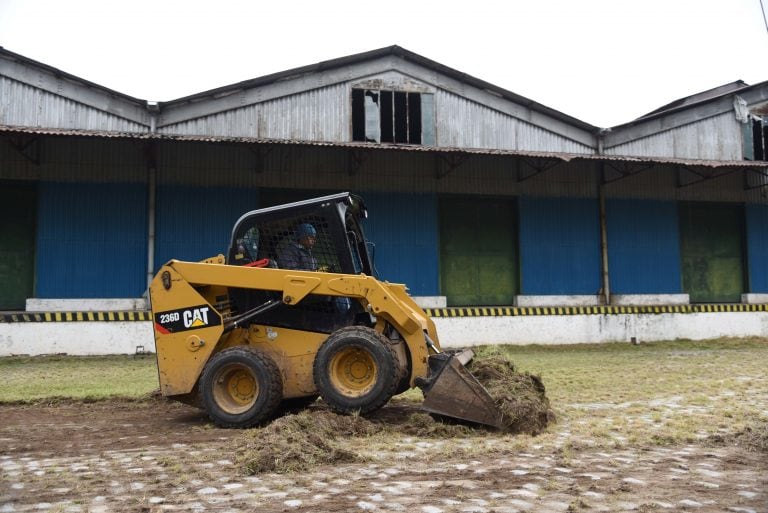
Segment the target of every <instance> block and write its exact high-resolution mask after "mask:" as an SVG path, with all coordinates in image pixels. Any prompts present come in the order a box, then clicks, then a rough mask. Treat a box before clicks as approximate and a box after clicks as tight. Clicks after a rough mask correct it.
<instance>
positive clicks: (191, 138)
mask: <svg viewBox="0 0 768 513" xmlns="http://www.w3.org/2000/svg"><path fill="white" fill-rule="evenodd" d="M3 133H17V134H36V135H50V136H70V137H95V138H112V139H144V140H156V141H187V142H206V143H230V144H231V143H235V144H258V145H272V146H275V145H285V146H291V145H293V146H312V147H326V148H349V149H359V150H368V151H401V152H421V153H435V154H440V153H443V154H445V153H460V154H467V155H497V156H513V157H515V156H516V157H528V158H536V159H550V160H560V161H563V162H570V161H576V160H591V161H602V162H637V163H655V164H672V165H680V166H688V167H707V168H738V169H741V168H743V169H746V168H750V169H764V168H766V167H768V162H766V161H750V160H739V161H734V160H728V161H726V160H699V159H680V158H659V157H632V156H621V155H594V154H593V155H589V154H582V153H556V152H543V151H524V150H498V149H480V148H450V147H434V146H415V145H402V144H379V143H364V142H343V143H342V142H322V141H301V140H285V139H263V138H255V137H222V136H203V135H175V134H160V133H151V132H107V131H96V130H67V129H57V128H36V127H17V126H6V125H0V134H3Z"/></svg>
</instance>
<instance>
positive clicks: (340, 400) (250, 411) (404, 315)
mask: <svg viewBox="0 0 768 513" xmlns="http://www.w3.org/2000/svg"><path fill="white" fill-rule="evenodd" d="M365 217H367V211H366V209H365V205H364V204H363V201H362V199H361V198H359V197H358V196H355V195H353V194H349V193H341V194H335V195H331V196H324V197H320V198H316V199H311V200H306V201H301V202H297V203H290V204H286V205H281V206H277V207H272V208H265V209H261V210H255V211H252V212H248V213H246V214H245V215H243V216H242V217H241V218H240V219H239V220H238V221H237V223H236V224H235V227H234V229H233V231H232V237H231V242H230V245H229V249H228V251H227V254H226V255H218V256H216V257H212V258H209V259H207V260H204V261H202V262H182V261H178V260H171V261H170V262H168V263H167V264H165V265H164V266H163V267H162V268H161V269H160V270H159V271H158V273H157V275H156V276H155V278H154V280H153V282H152V284H151V286H150V298H151V305H152V315H153V320H154V333H155V344H156V354H157V366H158V372H159V380H160V390H161V393H162V395H163V396H166V397H169V398H172V399H175V400H179V401H182V402H186V403H189V404H193V405H195V406H198V407H201V408H203V409H204V410H205V411H206V412H207V414H208V416H209V417H210V418H211V419H212V420H213V422H214V423H216V424H217V425H219V426H222V427H233V428H246V427H250V426H254V425H257V424H260V423H262V422H264V421H265V420H267V419H268V418H270V417H271V416H272V415H273V414H274V413H275V411H276V410H277V409H278V408H279V407H280V406H281V403H283V402H285V403H286V405H291V406H293V407H295V406H297V405H301V403H305V404H309V403H311V402H312V401H314V400H315V399H316V398H317V397H318V396H319V397H321V398H322V399H323V401H324V402H325V403H327V404H328V406H329V407H330V408H331V409H332V410H334V411H336V412H339V413H353V412H358V413H361V414H366V413H370V412H372V411H374V410H376V409H378V408H380V407H382V406H384V405H385V404H386V403H387V402H388V401H389V400H390V398H391V397H392V396H394V395H395V394H399V393H401V392H404V391H406V390H408V389H409V388H412V387H416V386H418V387H419V388H421V390H422V392H423V394H424V398H425V400H424V403H423V405H422V407H423V409H424V410H426V411H428V412H431V413H435V414H439V415H444V416H448V417H454V418H458V419H462V420H465V421H469V422H476V423H480V424H486V425H490V426H497V427H498V426H500V424H501V420H502V419H501V418H500V414H499V412H498V410H497V408H496V406H495V405H494V402H493V400H492V398H491V397H490V396H489V395H488V393H487V391H486V390H485V389H484V388H483V386H482V385H481V384H480V383H479V382H478V381H477V380H476V379H475V378H474V377H473V376H472V375H471V374H470V373H469V372H468V371H467V369H466V368H465V367H464V365H465V364H466V363H467V361H468V360H469V359H470V358H471V357H472V354H471V352H469V351H466V352H462V353H455V354H454V353H446V352H443V351H442V350H441V348H440V343H439V340H438V336H437V333H436V332H435V326H434V324H433V322H432V320H431V319H430V318H429V317H428V316H427V315H426V313H425V312H424V311H423V310H422V309H421V308H419V307H418V306H417V305H416V303H415V302H414V301H413V299H412V298H411V297H410V296H409V295H408V293H407V292H406V288H405V286H404V285H399V284H393V283H388V282H385V281H380V280H378V279H376V278H374V277H373V275H374V272H373V264H372V258H371V251H369V250H370V249H371V248H372V246H371V245H370V243H368V242H367V241H366V239H365V237H364V234H363V229H362V226H361V223H362V220H363V219H364V218H365ZM310 239H312V240H310ZM296 255H299V256H301V258H299V259H297V258H296ZM298 260H303V262H302V263H301V264H299V263H298ZM299 267H303V268H299Z"/></svg>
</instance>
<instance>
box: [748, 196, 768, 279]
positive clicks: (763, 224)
mask: <svg viewBox="0 0 768 513" xmlns="http://www.w3.org/2000/svg"><path fill="white" fill-rule="evenodd" d="M746 220H747V223H746V224H747V226H746V232H747V259H748V265H749V291H750V292H755V293H763V294H765V293H768V265H766V263H768V205H755V204H749V205H747V206H746Z"/></svg>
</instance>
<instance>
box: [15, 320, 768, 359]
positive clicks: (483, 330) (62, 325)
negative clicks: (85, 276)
mask: <svg viewBox="0 0 768 513" xmlns="http://www.w3.org/2000/svg"><path fill="white" fill-rule="evenodd" d="M434 321H435V325H436V326H437V331H438V334H439V336H440V342H441V344H442V345H443V346H444V347H447V348H450V347H466V346H474V345H480V344H520V345H522V344H580V343H597V342H629V341H630V340H631V339H632V337H635V338H636V339H637V341H638V342H653V341H659V340H674V339H692V340H706V339H711V338H717V337H750V336H761V337H764V336H768V312H720V313H689V314H626V315H548V316H547V315H542V316H520V317H445V318H443V317H440V318H435V319H434ZM140 345H143V346H144V350H145V351H154V349H155V343H154V334H153V331H152V323H151V322H149V321H141V322H136V321H134V322H20V323H0V356H10V355H18V354H28V355H41V354H55V353H66V354H72V355H99V354H133V353H135V352H136V346H140Z"/></svg>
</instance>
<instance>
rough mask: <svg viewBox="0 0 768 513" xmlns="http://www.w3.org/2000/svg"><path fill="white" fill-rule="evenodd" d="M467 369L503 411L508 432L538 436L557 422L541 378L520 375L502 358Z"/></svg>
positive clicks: (478, 362)
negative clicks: (549, 425)
mask: <svg viewBox="0 0 768 513" xmlns="http://www.w3.org/2000/svg"><path fill="white" fill-rule="evenodd" d="M467 368H468V369H469V371H470V372H471V373H472V374H473V375H474V376H475V377H476V378H477V380H478V381H479V382H480V383H481V384H482V385H483V386H484V387H485V389H486V390H488V393H489V394H490V395H491V397H492V398H493V400H494V402H495V403H496V406H497V407H498V408H499V410H500V411H501V414H502V423H503V429H504V431H507V432H510V433H527V434H530V435H537V434H539V433H541V432H542V431H543V430H544V429H545V428H546V427H547V424H549V423H550V422H554V420H555V414H554V412H553V411H552V409H551V408H550V405H549V399H548V398H547V395H546V389H545V388H544V383H542V381H541V378H539V377H538V376H536V375H533V374H529V373H527V372H526V373H521V372H518V371H517V369H515V366H514V364H513V363H512V362H511V361H510V360H508V359H507V358H504V357H503V356H500V355H489V356H487V357H482V358H475V359H474V360H472V362H470V363H469V364H468V365H467Z"/></svg>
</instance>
